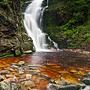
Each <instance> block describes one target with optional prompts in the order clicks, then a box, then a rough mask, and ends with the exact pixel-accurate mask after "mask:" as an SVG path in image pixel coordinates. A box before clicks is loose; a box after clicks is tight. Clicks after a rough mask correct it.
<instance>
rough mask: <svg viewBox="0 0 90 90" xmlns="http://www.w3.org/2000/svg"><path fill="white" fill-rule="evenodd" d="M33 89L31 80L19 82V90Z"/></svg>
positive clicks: (33, 84)
mask: <svg viewBox="0 0 90 90" xmlns="http://www.w3.org/2000/svg"><path fill="white" fill-rule="evenodd" d="M33 88H35V83H34V82H33V81H31V80H29V81H23V82H21V90H32V89H33Z"/></svg>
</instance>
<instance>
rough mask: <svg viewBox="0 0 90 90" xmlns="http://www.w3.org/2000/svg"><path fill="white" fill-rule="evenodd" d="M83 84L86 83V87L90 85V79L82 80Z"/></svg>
mask: <svg viewBox="0 0 90 90" xmlns="http://www.w3.org/2000/svg"><path fill="white" fill-rule="evenodd" d="M82 82H83V83H85V84H86V85H90V78H85V79H83V80H82Z"/></svg>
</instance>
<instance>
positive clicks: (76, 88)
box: [58, 85, 81, 90]
mask: <svg viewBox="0 0 90 90" xmlns="http://www.w3.org/2000/svg"><path fill="white" fill-rule="evenodd" d="M80 88H81V86H80V85H66V86H61V87H59V88H58V90H80Z"/></svg>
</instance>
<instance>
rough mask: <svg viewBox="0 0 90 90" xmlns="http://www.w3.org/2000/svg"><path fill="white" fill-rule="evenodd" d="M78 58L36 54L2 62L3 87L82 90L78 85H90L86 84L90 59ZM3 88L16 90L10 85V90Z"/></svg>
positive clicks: (30, 89)
mask: <svg viewBox="0 0 90 90" xmlns="http://www.w3.org/2000/svg"><path fill="white" fill-rule="evenodd" d="M70 55H71V57H69V56H70ZM76 55H77V54H76V53H71V52H68V54H67V52H65V53H62V52H61V53H60V52H58V53H56V54H55V53H35V54H33V55H30V56H28V55H26V56H22V57H12V58H3V59H0V86H2V84H3V83H4V84H5V85H6V83H7V82H8V83H11V85H13V84H12V83H14V87H13V88H15V87H16V88H17V90H53V89H48V88H49V84H50V85H53V86H54V87H55V88H57V89H54V90H59V88H60V87H62V86H64V85H66V86H67V85H75V88H76V89H75V88H74V89H65V90H80V88H82V87H81V86H80V87H77V85H81V84H82V85H84V84H87V82H85V83H84V82H83V81H84V78H86V77H87V75H89V73H90V67H89V66H90V61H89V57H86V56H83V55H81V54H80V55H81V56H82V57H81V56H80V55H79V56H80V57H78V56H76ZM65 56H66V57H65ZM67 57H68V58H67ZM75 58H76V59H75ZM77 58H79V59H77ZM67 59H69V60H68V61H67ZM71 59H72V60H71ZM75 60H76V62H75ZM85 60H86V61H85ZM86 62H87V63H86ZM88 82H89V83H90V81H88ZM1 88H2V89H0V90H13V88H12V87H9V85H8V87H7V88H6V89H5V88H4V87H3V86H2V87H1ZM3 88H4V89H3ZM18 88H19V89H18ZM77 88H79V89H77ZM60 90H63V89H62V88H61V89H60ZM88 90H90V89H88Z"/></svg>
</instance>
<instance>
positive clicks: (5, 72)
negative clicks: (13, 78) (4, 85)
mask: <svg viewBox="0 0 90 90" xmlns="http://www.w3.org/2000/svg"><path fill="white" fill-rule="evenodd" d="M9 73H10V71H8V70H1V71H0V74H1V75H5V74H9Z"/></svg>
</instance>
